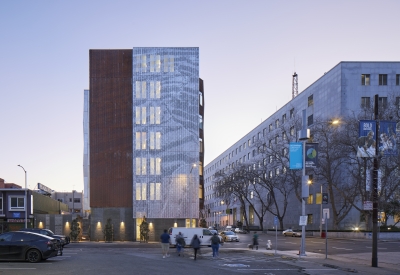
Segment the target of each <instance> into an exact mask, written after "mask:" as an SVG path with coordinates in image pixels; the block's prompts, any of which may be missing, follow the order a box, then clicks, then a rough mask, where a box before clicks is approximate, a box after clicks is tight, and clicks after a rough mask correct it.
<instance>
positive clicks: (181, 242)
mask: <svg viewBox="0 0 400 275" xmlns="http://www.w3.org/2000/svg"><path fill="white" fill-rule="evenodd" d="M175 242H176V252H178V256H181V253H182V257H184V254H183V249H184V247H185V245H186V243H185V239H184V238H183V235H182V233H181V232H179V234H178V235H176V237H175Z"/></svg>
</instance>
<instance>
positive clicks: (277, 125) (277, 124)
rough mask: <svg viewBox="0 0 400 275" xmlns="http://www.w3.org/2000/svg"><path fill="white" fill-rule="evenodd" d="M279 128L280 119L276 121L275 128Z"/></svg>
mask: <svg viewBox="0 0 400 275" xmlns="http://www.w3.org/2000/svg"><path fill="white" fill-rule="evenodd" d="M278 127H279V119H277V120H275V128H278Z"/></svg>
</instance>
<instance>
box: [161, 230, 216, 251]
mask: <svg viewBox="0 0 400 275" xmlns="http://www.w3.org/2000/svg"><path fill="white" fill-rule="evenodd" d="M179 232H181V233H182V235H183V238H184V239H185V243H186V246H189V245H190V242H191V241H192V238H193V236H194V235H195V234H197V237H198V238H199V239H200V241H201V246H211V237H212V236H213V234H212V233H211V232H210V230H209V229H207V228H202V227H194V228H193V227H190V228H189V227H171V228H169V229H168V234H169V235H170V236H171V244H172V246H174V247H175V246H176V241H175V239H176V235H178V234H179Z"/></svg>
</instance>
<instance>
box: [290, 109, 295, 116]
mask: <svg viewBox="0 0 400 275" xmlns="http://www.w3.org/2000/svg"><path fill="white" fill-rule="evenodd" d="M290 118H294V109H290Z"/></svg>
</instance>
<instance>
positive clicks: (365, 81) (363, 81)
mask: <svg viewBox="0 0 400 275" xmlns="http://www.w3.org/2000/svg"><path fill="white" fill-rule="evenodd" d="M361 85H363V86H369V85H370V75H369V74H362V75H361Z"/></svg>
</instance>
